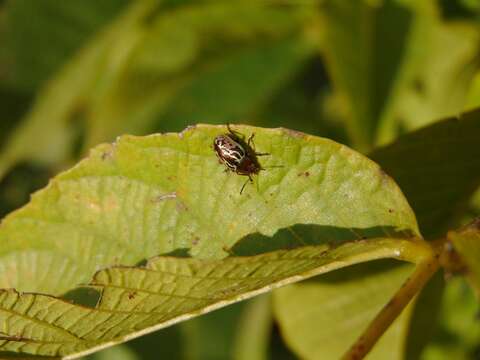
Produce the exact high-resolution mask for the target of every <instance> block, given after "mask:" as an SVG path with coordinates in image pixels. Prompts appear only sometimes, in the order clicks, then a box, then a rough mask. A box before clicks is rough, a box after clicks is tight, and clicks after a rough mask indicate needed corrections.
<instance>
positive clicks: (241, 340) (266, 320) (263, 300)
mask: <svg viewBox="0 0 480 360" xmlns="http://www.w3.org/2000/svg"><path fill="white" fill-rule="evenodd" d="M270 300H271V299H270V296H268V295H263V296H259V297H256V298H254V299H252V300H250V302H248V303H247V305H246V306H245V310H244V311H243V313H242V317H241V318H240V322H239V324H238V332H237V336H236V341H235V350H234V356H233V358H234V359H235V360H266V359H267V358H268V345H269V340H270V333H271V329H272V324H273V317H272V310H271V301H270Z"/></svg>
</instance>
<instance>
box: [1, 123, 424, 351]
mask: <svg viewBox="0 0 480 360" xmlns="http://www.w3.org/2000/svg"><path fill="white" fill-rule="evenodd" d="M236 129H237V130H238V131H241V132H243V133H245V135H249V134H251V133H255V134H256V137H255V143H256V146H257V149H258V150H259V151H267V152H269V153H270V155H269V156H266V157H262V158H261V163H262V165H263V166H265V167H266V168H267V169H266V170H265V171H262V172H261V174H260V175H259V176H258V177H255V185H251V186H249V187H247V188H246V189H245V191H244V193H243V194H240V193H239V190H240V188H241V186H242V184H243V183H244V181H245V177H242V176H238V175H236V174H234V173H225V172H224V171H223V170H224V167H223V166H222V165H221V164H219V163H218V161H217V159H216V156H215V154H214V152H213V150H212V148H211V145H212V141H213V138H214V137H215V136H216V135H218V134H220V133H223V132H225V131H226V128H225V127H223V126H222V127H215V126H207V125H202V126H197V127H193V128H190V129H187V130H186V131H184V132H182V133H180V134H176V133H169V134H163V135H161V134H159V135H152V136H148V137H144V138H141V137H132V136H125V137H121V138H119V139H118V141H117V142H116V143H115V144H113V145H108V144H105V145H101V146H99V147H97V148H95V149H94V150H93V151H92V152H91V154H90V156H89V158H87V159H86V160H84V161H82V162H81V163H79V164H78V165H77V166H75V167H74V168H73V169H71V170H69V171H67V172H65V173H63V174H60V175H59V176H57V177H56V178H55V179H53V180H52V181H51V183H50V184H49V186H48V187H47V188H46V189H44V190H42V191H40V192H38V193H37V194H35V195H34V196H33V197H32V200H31V202H30V203H29V204H28V205H27V206H25V207H24V208H22V209H20V210H18V211H16V212H14V213H12V214H11V215H10V216H7V218H5V219H4V220H3V222H2V224H1V227H0V245H1V246H0V286H1V287H2V288H15V289H17V290H21V291H29V292H32V291H34V292H37V293H38V292H42V293H48V294H53V295H58V294H62V293H64V292H66V291H68V290H73V288H74V287H75V285H77V284H81V283H86V282H87V281H88V280H89V279H90V278H91V276H92V274H93V273H94V272H95V271H96V270H98V269H102V268H106V267H107V269H105V270H102V271H100V272H98V273H97V274H96V275H95V277H94V278H93V281H92V282H91V283H90V285H89V286H90V287H91V288H93V289H94V290H95V289H96V290H97V291H99V292H100V294H101V299H100V301H99V302H98V304H97V306H96V307H94V306H95V300H96V298H95V296H93V295H95V294H93V295H91V296H87V299H84V300H80V299H81V298H80V297H79V294H81V293H82V292H81V291H80V290H81V289H77V291H75V292H70V293H69V295H68V298H69V299H74V300H75V301H81V302H82V303H83V304H90V305H89V306H90V307H83V306H79V305H74V304H70V303H66V302H63V301H61V300H58V299H56V298H54V297H52V296H51V295H42V294H35V293H24V294H22V293H17V292H15V291H14V290H5V291H3V292H2V299H0V315H2V314H3V318H1V319H2V321H3V327H2V329H3V330H2V331H3V332H4V335H5V339H4V340H5V341H4V342H3V343H0V348H1V349H3V350H5V351H17V352H24V353H27V354H29V353H30V354H44V355H66V354H69V353H79V352H80V353H81V352H83V351H90V350H92V349H99V348H102V347H104V346H108V345H110V344H113V343H116V342H119V341H123V340H126V339H128V338H131V337H134V336H138V335H141V334H143V333H146V332H149V331H152V330H154V329H157V328H160V327H164V326H167V325H169V324H172V323H173V322H177V321H181V320H185V319H187V318H190V317H192V316H195V315H199V314H201V313H204V312H207V311H210V310H212V309H215V308H218V307H221V306H224V305H227V304H229V303H232V302H235V301H239V300H242V299H244V298H247V297H249V296H253V295H255V294H258V293H261V292H264V291H268V290H270V289H272V288H274V287H277V286H281V285H284V284H286V283H289V282H292V281H298V280H301V279H303V278H306V277H310V276H313V275H316V274H320V273H323V272H326V271H329V270H333V269H336V268H339V267H343V266H346V265H349V264H353V263H357V262H362V261H367V260H370V259H377V258H383V257H395V258H400V259H402V258H409V259H411V258H412V257H414V256H415V253H416V252H420V253H421V249H422V248H423V246H424V245H422V242H421V241H420V240H417V239H418V237H419V233H418V229H417V225H416V220H415V217H414V215H413V213H412V211H411V209H410V207H409V205H408V203H407V202H406V200H405V199H404V198H403V196H402V194H401V192H400V191H399V189H398V188H397V186H396V185H395V183H394V182H393V181H392V180H391V179H390V178H389V177H388V176H387V175H385V173H383V172H382V171H381V170H380V168H379V167H378V166H377V165H376V164H375V163H373V162H371V161H370V160H368V159H367V158H365V157H363V156H361V155H360V154H358V153H355V152H354V151H352V150H350V149H348V148H347V147H345V146H343V145H340V144H337V143H335V142H332V141H330V140H327V139H322V138H317V137H313V136H308V135H305V134H301V133H297V132H292V131H289V130H285V129H272V130H268V129H261V128H253V127H246V126H242V127H240V126H239V127H236ZM271 165H280V166H281V167H277V168H268V167H269V166H271ZM272 236H273V237H272ZM272 250H276V251H273V252H271V251H272ZM166 253H170V254H171V255H174V254H178V255H181V254H183V256H184V255H186V254H188V255H190V256H193V257H194V258H182V257H172V256H160V257H158V258H154V259H153V260H150V261H148V263H147V265H146V268H145V267H133V268H130V267H115V266H114V267H109V266H112V265H115V264H119V265H120V264H121V265H123V266H127V265H130V266H132V265H135V264H138V263H139V262H140V261H142V260H144V259H147V258H150V257H152V256H154V255H157V254H166ZM261 253H263V254H261ZM255 254H260V255H255ZM408 254H409V255H408ZM178 255H177V256H178ZM228 255H235V256H228ZM238 255H242V256H238ZM244 255H247V256H244ZM87 293H88V292H87ZM92 296H93V298H92ZM45 308H49V311H48V312H45V311H40V309H45ZM2 309H3V310H2ZM80 317H82V318H83V319H82V320H79V319H80Z"/></svg>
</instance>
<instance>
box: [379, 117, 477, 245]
mask: <svg viewBox="0 0 480 360" xmlns="http://www.w3.org/2000/svg"><path fill="white" fill-rule="evenodd" d="M479 136H480V110H475V111H472V112H469V113H465V114H462V115H461V116H459V117H454V118H449V119H445V120H443V121H441V122H437V123H435V124H432V125H430V126H428V127H425V128H423V129H420V130H417V131H415V132H411V133H409V134H406V135H404V136H401V137H399V138H398V139H397V141H395V142H394V143H392V144H390V145H388V146H385V147H382V148H379V149H376V150H375V151H374V152H373V153H372V154H370V157H371V158H372V159H373V160H375V161H376V162H377V163H379V164H380V165H381V166H382V168H383V169H384V170H385V172H387V173H388V174H389V175H391V176H392V177H393V178H394V179H395V181H397V182H398V184H399V185H400V187H401V189H402V190H403V191H404V192H405V195H406V197H407V198H408V201H409V202H410V204H411V205H412V207H413V209H414V210H415V214H416V216H417V219H418V222H419V224H420V229H421V231H422V234H423V235H424V236H426V237H434V236H438V235H442V234H443V233H444V232H445V231H446V230H447V229H448V227H449V225H451V223H452V221H453V219H452V218H453V216H454V215H456V212H458V211H459V210H461V209H462V208H463V207H465V206H466V204H467V202H468V200H469V198H470V197H471V196H472V195H473V193H474V192H475V190H476V189H477V188H478V186H479V185H480V149H479V147H478V138H479Z"/></svg>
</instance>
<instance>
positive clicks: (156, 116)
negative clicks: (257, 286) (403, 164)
mask: <svg viewBox="0 0 480 360" xmlns="http://www.w3.org/2000/svg"><path fill="white" fill-rule="evenodd" d="M478 106H480V2H478V1H477V0H428V1H427V0H426V1H415V0H318V1H315V0H292V1H290V0H225V1H220V0H195V1H194V0H163V1H161V0H102V1H96V0H69V1H58V0H10V1H9V0H4V1H0V111H1V119H0V215H1V216H3V215H5V214H6V213H8V212H10V211H12V210H14V209H16V208H18V207H19V206H21V205H22V204H24V203H25V202H26V201H28V199H29V194H30V193H31V192H33V191H35V190H36V189H39V188H41V187H43V186H44V185H45V184H46V183H47V181H48V179H49V178H50V177H52V176H54V175H55V174H56V173H58V172H59V171H61V170H62V169H65V168H66V167H68V166H70V165H72V164H74V163H75V162H76V161H78V160H79V159H80V158H82V157H84V156H85V155H86V154H87V153H88V149H90V148H91V147H92V146H94V145H96V144H98V143H101V142H106V141H113V140H114V139H115V138H116V137H117V136H119V135H121V134H125V133H130V134H137V135H144V134H149V133H153V132H164V131H180V130H182V129H183V128H185V127H186V126H188V125H191V124H194V123H199V122H203V123H219V124H220V123H227V122H230V123H249V124H254V125H258V126H265V127H278V126H284V127H289V128H293V129H296V130H300V131H304V132H308V133H311V134H315V135H319V136H324V137H329V138H332V139H334V140H337V141H339V142H342V143H345V144H347V145H349V146H352V147H354V148H355V149H357V150H359V151H361V152H363V153H365V154H368V153H370V152H371V151H372V150H373V149H374V148H375V147H376V146H378V145H383V144H387V143H389V142H391V141H393V140H394V139H396V138H397V137H398V136H399V135H401V134H404V133H406V132H409V131H412V130H414V129H417V128H420V127H422V126H425V125H428V124H430V123H432V122H434V121H436V120H438V119H440V118H443V117H446V116H455V115H457V114H459V113H461V112H462V111H466V110H470V109H474V108H476V107H478ZM479 199H480V193H477V195H476V196H475V197H474V198H472V200H471V202H470V204H469V205H470V206H469V208H468V211H466V212H465V213H464V214H463V215H462V216H460V217H459V218H462V219H467V218H468V217H471V216H474V215H478V213H479V211H478V209H479V208H480V200H479ZM442 286H443V285H442ZM442 288H443V287H442ZM437 289H438V288H437ZM438 303H440V302H438ZM439 306H440V308H439V314H440V315H439V317H438V319H439V321H438V326H436V328H435V330H434V331H432V333H433V339H432V340H431V341H430V342H429V343H428V345H427V346H426V347H425V349H424V350H423V352H422V355H421V356H422V358H425V359H427V360H435V359H452V358H455V359H469V358H475V359H478V358H480V333H479V330H478V329H479V326H478V320H476V318H475V313H476V312H477V311H478V306H477V302H476V301H475V299H474V298H473V295H472V294H471V293H470V290H469V288H468V287H466V286H465V284H464V283H463V281H462V280H461V279H453V280H450V281H447V282H446V286H445V291H444V292H443V295H442V301H441V305H439ZM161 356H164V358H170V359H267V358H271V359H294V358H296V357H295V355H293V354H292V353H291V352H290V350H288V349H287V346H286V345H285V341H284V340H283V339H282V337H281V335H280V330H279V328H278V325H277V324H276V323H275V321H274V320H273V315H272V313H271V306H270V297H269V296H264V297H260V298H257V299H254V300H252V301H249V302H247V303H242V304H238V305H235V306H231V307H228V308H226V309H223V310H219V311H216V312H214V313H212V314H209V315H206V316H203V317H200V318H198V319H194V320H192V321H189V322H186V323H184V324H180V325H177V326H173V327H171V328H169V329H166V330H163V331H160V332H157V333H156V334H153V335H150V336H146V337H143V338H141V339H137V340H134V341H132V342H130V343H127V344H124V345H120V346H117V347H114V348H112V349H107V350H105V351H103V352H100V353H98V354H95V355H92V356H91V358H92V359H113V358H114V359H119V360H122V359H125V360H127V359H128V360H134V359H135V360H137V359H157V358H159V357H161Z"/></svg>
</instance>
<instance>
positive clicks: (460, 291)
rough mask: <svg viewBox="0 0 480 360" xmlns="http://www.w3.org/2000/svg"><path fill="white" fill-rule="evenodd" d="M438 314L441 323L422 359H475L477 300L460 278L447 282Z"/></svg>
mask: <svg viewBox="0 0 480 360" xmlns="http://www.w3.org/2000/svg"><path fill="white" fill-rule="evenodd" d="M440 315H441V316H440V320H439V325H440V326H439V327H438V329H437V331H436V333H435V337H434V339H433V341H432V342H431V343H430V344H429V345H428V346H427V348H426V349H425V351H424V353H423V355H422V359H425V360H448V359H459V360H471V359H475V358H476V357H477V354H478V344H480V327H479V326H478V299H476V298H475V295H474V293H473V291H472V289H471V288H470V287H469V286H468V284H467V283H466V282H465V280H464V279H463V278H461V277H455V278H452V279H450V280H449V281H448V282H447V284H446V287H445V293H444V295H443V296H442V308H441V313H440Z"/></svg>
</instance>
